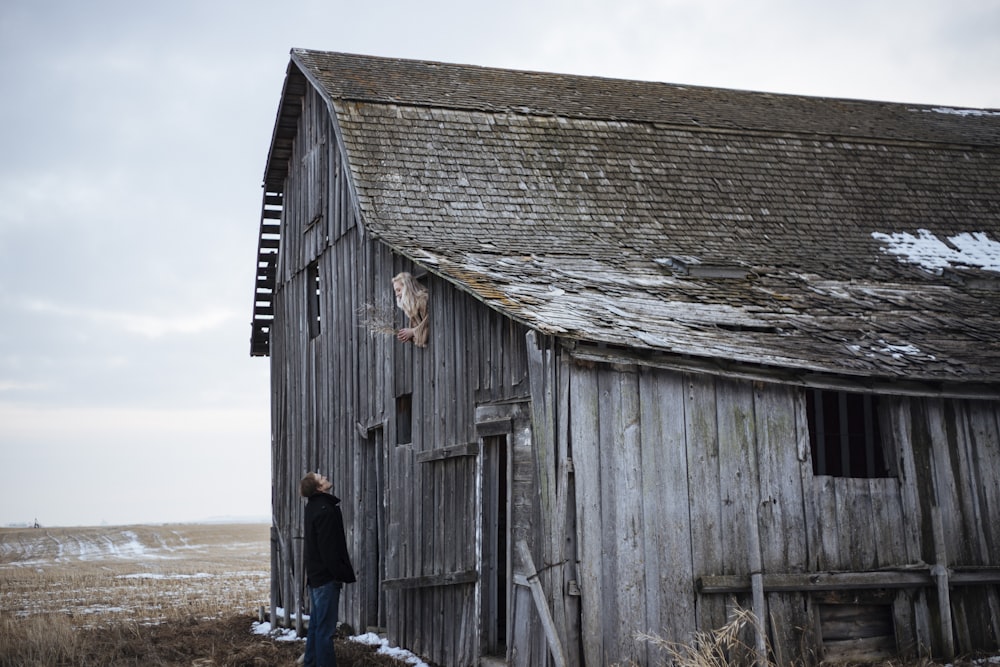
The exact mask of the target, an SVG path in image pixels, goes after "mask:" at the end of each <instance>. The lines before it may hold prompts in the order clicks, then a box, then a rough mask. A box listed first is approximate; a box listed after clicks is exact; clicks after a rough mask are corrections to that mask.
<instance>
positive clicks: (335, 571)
mask: <svg viewBox="0 0 1000 667" xmlns="http://www.w3.org/2000/svg"><path fill="white" fill-rule="evenodd" d="M332 486H333V485H332V484H331V483H330V480H328V479H327V478H326V477H324V476H323V475H320V474H319V473H315V472H310V473H307V474H306V476H305V477H303V478H302V481H301V482H300V483H299V493H300V494H301V495H302V497H303V498H308V499H309V500H308V502H307V503H306V516H305V568H306V584H307V585H308V587H309V602H310V610H309V631H308V633H307V634H306V654H305V667H336V665H337V656H336V655H334V650H333V633H334V632H335V631H336V630H337V611H338V608H339V606H340V590H341V588H342V587H343V585H344V584H349V583H352V582H354V581H356V578H355V576H354V568H353V567H352V566H351V558H350V556H349V555H348V553H347V538H346V537H345V536H344V516H343V514H341V512H340V507H339V504H340V498H337V497H336V496H333V495H331V494H330V493H329V491H330V488H331V487H332Z"/></svg>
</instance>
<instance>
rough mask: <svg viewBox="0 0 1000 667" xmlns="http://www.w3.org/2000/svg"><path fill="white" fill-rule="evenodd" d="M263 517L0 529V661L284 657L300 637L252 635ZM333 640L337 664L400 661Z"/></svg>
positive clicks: (234, 661) (265, 551)
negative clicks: (229, 521)
mask: <svg viewBox="0 0 1000 667" xmlns="http://www.w3.org/2000/svg"><path fill="white" fill-rule="evenodd" d="M269 535H270V528H269V526H267V525H263V524H168V525H151V526H115V527H93V528H0V667H8V666H10V667H14V666H18V667H22V666H24V667H27V666H31V665H102V666H107V665H121V666H124V665H130V666H131V665H136V666H138V665H161V666H166V665H198V666H201V667H208V666H209V665H220V666H221V665H231V666H237V665H272V666H275V667H280V666H281V665H289V666H291V665H294V664H295V660H296V658H298V656H299V655H300V654H301V653H302V650H303V643H302V642H301V641H292V642H288V641H276V640H274V639H272V638H270V637H268V636H266V635H265V636H262V635H258V634H254V633H253V632H252V631H251V625H252V623H253V621H254V620H256V616H257V609H258V608H259V607H260V606H262V605H266V604H267V601H268V598H269V592H268V587H269V583H270V581H269V574H268V573H269V568H270V555H269V549H270V545H269V539H270V537H269ZM373 650H374V649H373V648H372V647H368V646H364V645H361V644H357V643H355V642H347V641H345V642H339V643H338V657H340V658H341V660H340V661H339V664H341V665H348V666H350V665H400V664H402V663H400V662H398V661H395V660H392V659H390V658H387V657H386V656H381V655H375V654H373Z"/></svg>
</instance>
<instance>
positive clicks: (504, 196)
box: [265, 50, 1000, 393]
mask: <svg viewBox="0 0 1000 667" xmlns="http://www.w3.org/2000/svg"><path fill="white" fill-rule="evenodd" d="M308 84H311V85H313V86H315V87H317V88H318V89H319V90H320V91H321V92H322V94H323V95H324V96H325V97H326V98H327V99H328V100H329V102H330V104H331V108H332V109H333V110H334V111H335V120H336V123H337V125H338V127H339V132H340V133H341V136H342V140H343V142H344V146H345V148H346V156H347V161H348V165H349V169H350V176H351V178H352V181H353V185H354V188H355V189H356V193H357V198H358V205H359V213H360V217H361V220H362V224H363V225H364V227H365V228H366V230H367V231H369V232H371V233H372V234H374V235H375V236H376V237H377V238H379V239H381V240H382V241H384V242H385V243H386V244H388V245H389V246H391V247H392V248H394V249H395V250H396V251H398V252H400V253H402V254H404V255H406V256H408V257H410V258H412V259H413V260H414V261H416V262H418V263H419V264H420V265H422V266H425V267H427V268H428V269H429V270H430V271H432V272H434V273H436V274H438V275H440V276H442V277H443V278H445V279H446V280H449V281H451V282H452V283H454V284H455V285H457V286H458V287H459V288H461V289H463V290H466V291H468V292H470V293H472V294H474V295H475V296H476V297H478V298H479V299H480V300H482V301H483V302H485V303H486V304H488V305H490V306H491V307H493V308H496V309H497V310H500V311H502V312H504V313H506V314H507V315H509V316H510V317H512V318H515V319H516V320H518V321H520V322H523V323H525V324H526V325H528V326H530V327H532V328H534V329H536V330H538V331H541V332H544V333H548V334H555V335H558V336H560V337H562V338H565V339H571V340H578V341H588V342H594V343H604V344H607V345H608V346H614V347H620V348H629V349H633V350H637V351H640V352H643V353H646V352H648V353H665V354H669V355H680V356H682V357H686V358H692V359H704V360H712V359H717V360H725V361H727V362H739V363H746V364H753V365H756V366H760V367H766V368H778V369H786V370H788V371H792V372H800V373H824V374H833V375H836V376H840V377H843V376H849V377H854V378H856V379H859V380H861V379H862V378H878V379H880V380H881V381H896V380H899V381H904V380H917V381H921V382H930V383H963V384H964V383H972V384H978V385H984V386H988V387H992V390H991V391H992V392H993V393H995V392H996V387H997V382H998V378H1000V334H998V332H1000V112H998V111H987V110H961V109H949V108H940V107H930V106H924V105H913V104H895V103H881V102H868V101H858V100H843V99H823V98H810V97H801V96H790V95H775V94H765V93H754V92H745V91H735V90H724V89H716V88H704V87H692V86H680V85H670V84H663V83H647V82H637V81H625V80H616V79H607V78H597V77H583V76H568V75H560V74H544V73H536V72H521V71H509V70H500V69H489V68H482V67H473V66H465V65H450V64H442V63H433V62H418V61H408V60H395V59H386V58H374V57H367V56H358V55H347V54H341V53H326V52H317V51H306V50H293V51H292V60H291V64H290V65H289V78H288V80H287V81H286V91H285V94H284V96H283V102H282V110H279V125H280V124H281V122H282V113H284V114H285V116H286V121H287V117H288V116H289V115H293V114H294V107H295V105H296V104H297V102H296V100H295V98H294V91H293V89H294V87H295V86H296V85H297V86H299V87H301V86H302V85H308ZM290 91H292V92H290ZM280 151H281V145H280V135H279V128H276V131H275V143H274V144H273V145H272V149H271V156H270V158H269V162H268V167H267V174H266V177H265V180H266V181H267V182H269V183H271V184H272V186H271V187H278V186H277V183H278V182H280V181H281V180H282V179H283V178H284V173H285V170H286V169H287V165H286V164H284V163H283V162H282V160H281V159H280V156H281V152H280Z"/></svg>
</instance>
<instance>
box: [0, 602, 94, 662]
mask: <svg viewBox="0 0 1000 667" xmlns="http://www.w3.org/2000/svg"><path fill="white" fill-rule="evenodd" d="M76 648H77V637H76V632H75V631H74V629H73V625H72V623H71V622H70V621H69V619H67V618H66V617H65V616H60V615H56V614H53V615H43V616H31V617H29V618H21V619H17V618H13V617H10V616H4V617H2V618H0V667H15V666H17V667H21V666H23V667H35V666H36V665H38V666H41V665H57V664H60V663H64V664H68V663H66V661H68V660H70V659H71V658H72V657H73V656H74V655H75V654H76Z"/></svg>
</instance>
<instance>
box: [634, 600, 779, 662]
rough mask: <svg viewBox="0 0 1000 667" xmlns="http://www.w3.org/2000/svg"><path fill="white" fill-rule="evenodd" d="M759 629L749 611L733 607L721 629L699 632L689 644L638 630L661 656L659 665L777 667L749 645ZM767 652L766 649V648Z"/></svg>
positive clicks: (641, 639)
mask: <svg viewBox="0 0 1000 667" xmlns="http://www.w3.org/2000/svg"><path fill="white" fill-rule="evenodd" d="M759 631H760V627H759V622H758V620H757V617H756V616H755V615H754V613H753V611H751V610H748V609H744V608H742V607H736V608H735V609H734V610H733V612H732V613H731V614H730V617H729V620H728V621H727V622H726V624H725V625H723V626H722V627H721V628H718V629H715V630H712V631H711V632H699V633H697V634H696V635H695V637H694V640H693V641H692V642H691V643H689V644H681V643H677V642H669V641H666V640H665V639H663V638H662V637H657V636H655V635H649V634H645V633H639V634H638V635H637V638H638V639H639V640H640V641H644V642H648V643H649V644H650V645H651V646H653V647H654V648H656V649H658V650H659V651H660V652H661V653H662V654H663V655H664V660H663V661H662V662H661V664H663V665H675V666H676V667H754V666H757V667H777V665H775V664H774V663H773V662H772V661H771V660H770V659H768V658H763V657H762V656H758V655H757V651H756V648H755V647H754V645H753V642H754V637H755V636H756V635H755V633H757V632H759ZM768 652H769V651H768Z"/></svg>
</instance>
